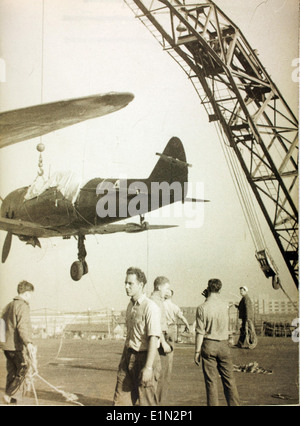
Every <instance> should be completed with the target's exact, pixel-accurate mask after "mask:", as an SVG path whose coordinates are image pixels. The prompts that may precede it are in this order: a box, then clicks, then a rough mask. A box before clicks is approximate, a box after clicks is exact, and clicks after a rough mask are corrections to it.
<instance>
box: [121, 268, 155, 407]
mask: <svg viewBox="0 0 300 426" xmlns="http://www.w3.org/2000/svg"><path fill="white" fill-rule="evenodd" d="M146 282H147V280H146V276H145V274H144V272H143V271H141V270H140V269H139V268H129V269H127V271H126V279H125V290H126V293H127V296H129V297H130V302H129V304H128V307H127V311H126V327H127V336H126V341H125V345H124V350H123V354H122V357H121V361H120V364H119V369H118V375H117V384H116V389H115V394H114V401H113V405H130V404H132V405H140V406H146V405H147V406H153V405H158V401H157V395H156V390H157V381H158V378H159V374H160V360H159V355H158V347H159V337H160V335H161V327H160V310H159V308H158V306H157V305H156V304H155V303H154V302H153V301H152V300H150V299H149V298H148V297H147V296H146V295H145V293H144V286H145V284H146Z"/></svg>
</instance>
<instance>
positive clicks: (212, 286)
mask: <svg viewBox="0 0 300 426" xmlns="http://www.w3.org/2000/svg"><path fill="white" fill-rule="evenodd" d="M221 288H222V282H221V280H219V279H218V278H212V279H210V280H209V281H208V284H207V290H208V294H212V293H220V291H221Z"/></svg>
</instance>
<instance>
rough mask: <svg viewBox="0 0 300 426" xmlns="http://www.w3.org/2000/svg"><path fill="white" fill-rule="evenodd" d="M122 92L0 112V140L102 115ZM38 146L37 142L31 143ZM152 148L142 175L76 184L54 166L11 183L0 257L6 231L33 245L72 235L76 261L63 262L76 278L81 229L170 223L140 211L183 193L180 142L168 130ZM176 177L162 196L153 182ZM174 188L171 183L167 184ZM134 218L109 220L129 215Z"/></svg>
mask: <svg viewBox="0 0 300 426" xmlns="http://www.w3.org/2000/svg"><path fill="white" fill-rule="evenodd" d="M132 99H133V95H132V94H130V93H109V94H105V95H97V96H89V97H86V98H80V99H73V100H69V101H62V102H54V103H51V104H43V105H38V106H34V107H28V108H24V109H20V110H14V111H8V112H4V113H1V114H0V135H1V139H0V147H1V148H2V147H5V146H7V145H10V144H13V143H16V142H20V141H22V140H26V139H30V138H33V137H36V136H40V135H43V134H46V133H49V132H51V131H53V130H55V129H59V128H62V127H66V126H68V125H71V124H75V123H77V122H80V121H83V120H87V119H90V118H94V117H98V116H102V115H105V114H109V113H111V112H113V111H117V110H119V109H121V108H123V107H124V106H126V105H127V104H128V103H129V102H130V101H131V100H132ZM37 149H38V150H39V151H43V149H44V147H43V144H42V143H40V144H38V146H37ZM157 155H159V157H160V158H159V159H158V161H157V164H156V165H155V167H154V169H153V171H152V173H151V174H150V176H149V177H148V178H142V179H128V180H124V179H118V178H116V179H103V178H100V177H97V178H94V179H92V180H90V181H88V182H86V183H82V182H81V181H80V179H78V177H77V176H76V175H75V173H72V172H68V173H55V174H53V175H52V176H51V177H50V178H49V179H45V178H43V176H42V174H43V173H42V172H41V173H40V176H39V177H40V179H36V180H35V181H34V183H33V184H32V185H30V186H26V187H23V188H19V189H16V190H15V191H13V192H11V193H10V194H9V195H8V196H7V197H6V198H4V199H3V201H2V205H1V213H0V229H1V230H4V231H7V236H6V239H5V241H4V245H3V250H2V263H4V262H5V261H6V259H7V257H8V254H9V252H10V248H11V242H12V236H13V235H16V236H17V237H19V239H20V240H21V241H24V242H25V243H26V244H31V245H32V246H33V247H35V246H38V247H41V244H40V241H39V239H40V238H50V237H62V238H64V239H68V238H71V237H72V236H74V237H75V238H77V245H78V260H77V261H75V262H74V263H73V264H72V266H71V269H70V273H71V277H72V279H73V280H75V281H78V280H80V278H81V277H82V276H83V275H84V274H86V273H87V272H88V266H87V263H86V260H85V259H86V256H87V252H86V249H85V244H84V241H85V236H86V235H89V234H110V233H115V232H128V233H132V232H141V231H145V230H154V229H162V228H169V227H171V226H173V225H149V224H148V223H147V222H145V216H144V215H145V213H147V212H150V211H152V210H154V209H157V208H160V207H163V206H164V205H167V204H172V203H174V202H176V201H182V202H184V201H193V202H197V201H206V200H198V199H188V198H187V197H186V194H187V180H188V166H189V164H188V163H187V162H186V155H185V151H184V148H183V145H182V142H181V141H180V140H179V139H178V138H176V137H173V138H171V139H170V141H169V142H168V144H167V146H166V148H165V150H164V151H163V153H162V154H157ZM176 184H177V189H178V187H179V191H178V190H177V191H176V190H174V188H173V190H172V191H170V192H169V193H168V196H166V197H164V195H163V194H162V191H160V190H158V189H159V185H167V189H168V185H169V188H170V187H172V185H176ZM175 189H176V188H175ZM138 215H139V216H140V223H125V224H121V223H116V222H120V221H121V220H124V219H127V218H129V217H132V216H138Z"/></svg>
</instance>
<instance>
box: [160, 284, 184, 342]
mask: <svg viewBox="0 0 300 426" xmlns="http://www.w3.org/2000/svg"><path fill="white" fill-rule="evenodd" d="M173 294H174V291H173V290H171V289H169V290H168V292H167V294H166V296H165V301H164V305H165V311H166V318H167V326H168V335H169V337H170V338H171V339H172V341H173V342H175V341H176V336H177V319H180V320H181V321H182V322H183V323H184V325H185V331H186V332H188V333H189V331H190V326H189V323H188V321H187V319H186V318H185V316H184V315H183V313H182V311H181V309H180V307H179V306H177V305H176V304H175V303H173V301H172V297H173Z"/></svg>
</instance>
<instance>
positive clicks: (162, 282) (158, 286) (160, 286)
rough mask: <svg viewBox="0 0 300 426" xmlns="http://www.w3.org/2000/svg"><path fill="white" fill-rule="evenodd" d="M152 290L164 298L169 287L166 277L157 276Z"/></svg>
mask: <svg viewBox="0 0 300 426" xmlns="http://www.w3.org/2000/svg"><path fill="white" fill-rule="evenodd" d="M153 287H154V291H157V292H159V294H160V296H161V298H162V299H165V297H166V295H167V294H168V291H169V290H171V289H170V281H169V279H168V278H167V277H157V278H155V280H154V283H153Z"/></svg>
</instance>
